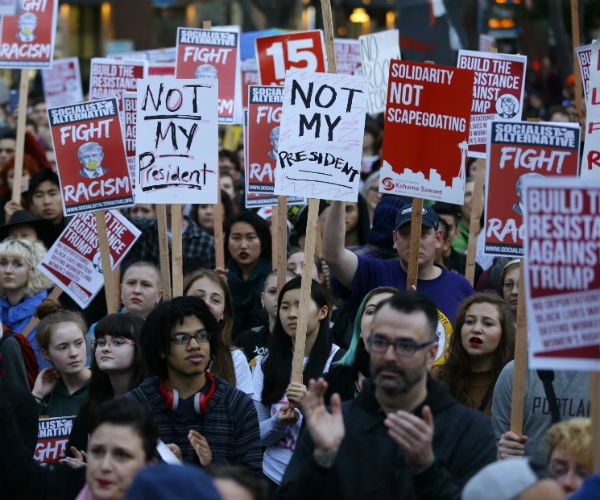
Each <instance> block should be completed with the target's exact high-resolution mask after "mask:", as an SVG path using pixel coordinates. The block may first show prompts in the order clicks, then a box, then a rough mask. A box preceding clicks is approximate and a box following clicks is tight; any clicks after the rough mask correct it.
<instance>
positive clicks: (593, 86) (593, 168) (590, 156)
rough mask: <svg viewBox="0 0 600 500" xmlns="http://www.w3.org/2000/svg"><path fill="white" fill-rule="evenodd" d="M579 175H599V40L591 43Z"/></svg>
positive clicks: (595, 176) (596, 176)
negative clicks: (583, 141) (583, 139)
mask: <svg viewBox="0 0 600 500" xmlns="http://www.w3.org/2000/svg"><path fill="white" fill-rule="evenodd" d="M589 74H590V75H589V76H590V78H589V80H588V97H587V100H586V113H585V118H586V121H585V143H584V148H583V158H582V159H581V177H593V178H596V179H597V178H598V177H600V42H594V43H592V44H591V62H590V66H589Z"/></svg>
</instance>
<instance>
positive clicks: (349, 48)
mask: <svg viewBox="0 0 600 500" xmlns="http://www.w3.org/2000/svg"><path fill="white" fill-rule="evenodd" d="M333 43H334V47H335V62H336V65H337V72H338V73H339V74H341V75H362V74H363V69H362V59H361V56H360V42H359V41H358V40H352V39H350V38H336V39H335V40H334V41H333Z"/></svg>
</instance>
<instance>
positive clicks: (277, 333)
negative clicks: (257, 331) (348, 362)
mask: <svg viewBox="0 0 600 500" xmlns="http://www.w3.org/2000/svg"><path fill="white" fill-rule="evenodd" d="M300 285H301V278H300V277H297V278H294V279H292V280H290V281H288V282H287V283H286V284H285V285H284V287H283V288H282V289H281V291H280V292H279V299H278V303H277V321H276V323H275V327H274V328H273V334H272V335H271V338H270V342H269V354H268V356H267V357H266V358H264V359H261V360H259V361H258V362H257V364H256V368H255V369H254V395H253V398H254V405H255V406H256V410H257V412H258V419H259V422H260V424H259V425H260V439H261V444H262V445H263V446H264V447H266V450H265V452H264V456H263V473H264V475H265V476H266V478H267V479H268V480H269V481H270V483H271V486H272V487H273V488H275V486H276V485H277V484H279V483H280V482H281V479H282V477H283V474H284V472H285V469H286V467H287V465H288V463H289V461H290V460H291V458H292V454H293V452H294V448H295V445H296V442H297V441H298V437H299V434H300V428H301V426H302V413H301V411H300V409H301V408H302V401H303V399H304V395H305V394H306V386H305V385H303V384H300V383H297V382H290V379H291V374H292V358H293V355H294V340H295V337H296V328H297V326H298V322H299V315H300V310H299V305H300ZM310 298H311V300H310V302H309V306H308V310H307V311H306V316H307V328H306V345H305V353H304V355H305V358H304V362H305V365H304V374H303V376H304V380H310V379H311V378H315V377H317V378H318V377H321V376H323V374H325V373H327V372H328V371H329V367H330V366H331V362H332V361H333V360H334V357H335V356H336V353H338V352H339V353H340V354H342V351H341V350H340V348H339V347H338V346H337V345H335V344H333V343H332V342H331V337H330V331H329V301H328V300H327V296H326V294H325V291H324V289H323V287H322V285H320V284H319V283H317V282H316V281H315V280H313V281H312V284H311V292H310Z"/></svg>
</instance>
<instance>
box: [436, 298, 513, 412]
mask: <svg viewBox="0 0 600 500" xmlns="http://www.w3.org/2000/svg"><path fill="white" fill-rule="evenodd" d="M473 304H491V305H493V306H494V307H495V308H496V310H497V311H498V318H499V321H500V327H501V329H502V335H501V337H500V342H499V344H498V347H497V348H496V350H495V352H494V362H493V366H492V369H491V372H492V384H494V383H495V382H496V380H497V379H498V375H500V371H501V370H502V368H503V367H504V365H506V363H508V362H509V361H510V360H511V359H513V357H514V350H515V325H514V323H513V317H512V313H511V311H510V308H509V307H508V305H507V304H506V302H504V300H503V299H502V298H501V297H500V296H499V295H498V294H497V293H494V292H477V293H474V294H473V295H470V296H469V297H467V298H466V299H465V300H463V301H462V303H461V304H460V306H459V308H458V310H457V312H456V317H455V319H454V330H453V334H452V337H451V338H450V345H449V347H448V357H447V358H446V362H445V363H444V364H443V365H441V366H439V367H436V369H435V371H434V374H435V377H436V378H437V379H439V380H442V381H444V382H445V383H446V384H447V385H448V387H449V389H450V392H451V393H452V395H453V396H454V397H455V398H456V399H457V400H458V401H459V402H461V403H463V404H468V403H469V400H468V389H469V383H470V381H471V378H472V372H471V360H470V358H469V355H468V354H467V351H465V348H464V347H463V345H462V342H461V335H460V332H461V330H462V327H463V325H464V324H465V319H466V316H467V312H468V310H469V308H470V307H471V306H472V305H473Z"/></svg>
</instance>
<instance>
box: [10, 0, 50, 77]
mask: <svg viewBox="0 0 600 500" xmlns="http://www.w3.org/2000/svg"><path fill="white" fill-rule="evenodd" d="M19 3H20V9H19V12H18V13H17V14H15V15H12V16H2V21H1V22H2V28H1V29H0V67H3V68H48V67H49V66H50V65H51V64H52V56H53V53H54V34H55V32H56V17H57V13H58V0H43V1H39V0H23V1H21V2H19Z"/></svg>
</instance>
